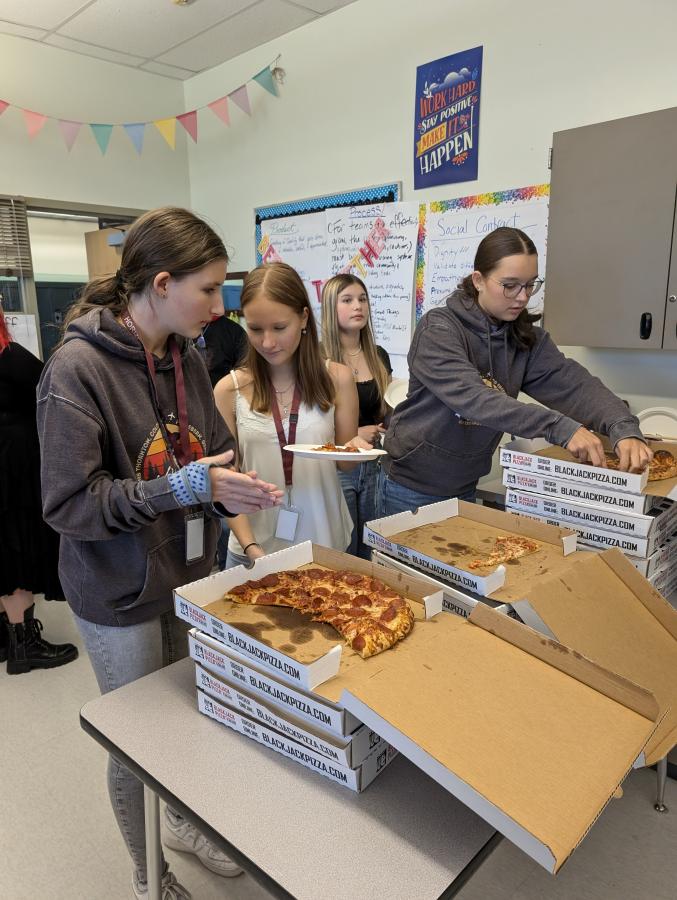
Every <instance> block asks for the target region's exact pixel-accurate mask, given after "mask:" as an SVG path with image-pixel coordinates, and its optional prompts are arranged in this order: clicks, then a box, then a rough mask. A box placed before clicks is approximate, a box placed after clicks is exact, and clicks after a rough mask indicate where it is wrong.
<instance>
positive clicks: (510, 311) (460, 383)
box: [377, 228, 652, 516]
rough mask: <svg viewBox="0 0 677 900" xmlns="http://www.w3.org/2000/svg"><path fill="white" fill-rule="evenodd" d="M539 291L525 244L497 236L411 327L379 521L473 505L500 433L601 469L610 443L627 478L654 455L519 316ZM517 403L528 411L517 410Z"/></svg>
mask: <svg viewBox="0 0 677 900" xmlns="http://www.w3.org/2000/svg"><path fill="white" fill-rule="evenodd" d="M542 284H543V281H542V279H540V278H539V277H538V255H537V250H536V247H535V245H534V243H533V241H532V240H531V238H530V237H529V236H528V235H527V234H525V233H524V232H523V231H520V230H519V229H517V228H497V229H495V230H494V231H492V232H491V233H490V234H488V235H487V236H486V237H485V238H484V239H483V240H482V241H481V242H480V244H479V246H478V248H477V253H476V255H475V270H474V271H473V273H472V274H471V275H468V276H467V277H466V278H464V279H463V281H462V283H461V284H460V285H459V287H458V289H457V290H456V291H454V292H453V293H452V294H451V295H450V296H449V297H448V298H447V300H446V303H445V304H444V306H441V307H439V308H437V309H433V310H431V311H430V312H429V313H427V314H426V315H425V316H424V317H423V318H422V319H421V321H420V322H419V324H418V326H417V328H416V332H415V334H414V339H413V342H412V345H411V348H410V350H409V356H408V362H409V375H410V377H409V392H408V395H407V398H406V400H404V401H403V402H402V403H401V404H399V406H398V407H397V409H396V410H395V412H394V413H393V416H392V419H391V422H390V426H389V428H388V431H387V434H386V437H385V449H386V450H387V451H388V454H389V455H388V457H384V460H383V464H382V468H381V472H380V476H379V486H378V507H377V508H378V513H379V516H387V515H393V514H394V513H397V512H402V511H403V510H408V509H416V508H418V507H419V506H423V505H425V504H427V503H436V502H438V501H441V500H447V499H449V498H450V497H460V498H461V499H465V500H472V499H473V498H474V494H475V488H476V485H477V481H478V479H479V478H481V477H482V476H483V475H486V474H487V473H488V472H489V470H490V469H491V461H492V455H493V453H494V451H495V449H496V447H497V446H498V443H499V441H500V439H501V436H502V435H503V433H504V432H508V433H510V434H514V435H518V436H520V437H525V438H535V437H544V438H545V439H546V440H547V441H549V442H550V443H552V444H559V445H560V446H562V447H566V448H567V449H568V450H569V451H570V452H571V453H573V455H574V456H575V457H576V458H577V459H578V460H579V461H581V462H586V461H588V462H591V463H593V465H597V466H604V465H606V463H605V457H604V450H603V447H602V443H601V441H600V440H599V438H598V437H597V436H596V435H594V434H593V433H592V432H591V431H589V430H588V429H589V428H594V429H595V430H596V431H599V432H602V433H603V434H606V435H608V436H609V439H610V441H611V444H612V445H613V446H614V448H615V450H616V453H617V455H618V457H619V459H620V468H621V469H622V470H623V471H633V472H640V471H642V470H643V469H644V468H645V467H646V466H647V465H648V464H649V461H650V460H651V457H652V453H651V450H650V449H649V448H648V446H647V445H646V443H645V442H644V439H643V437H642V433H641V431H640V430H639V423H638V421H637V419H636V418H635V417H634V416H633V415H631V413H630V412H629V410H628V408H627V406H626V405H625V403H624V402H623V401H622V400H620V399H619V398H618V397H616V396H615V395H614V394H612V393H611V391H610V390H608V388H606V387H605V386H604V385H603V384H602V382H601V381H600V380H599V379H598V378H595V377H594V376H593V375H591V374H590V373H589V372H588V371H587V370H586V369H584V368H583V366H581V365H579V364H578V363H577V362H575V361H574V360H571V359H567V358H566V357H565V356H564V355H563V354H562V353H561V352H560V351H559V350H558V349H557V347H556V346H555V344H554V343H553V342H552V340H551V339H550V336H549V335H548V334H547V332H545V331H544V330H543V329H542V328H539V327H537V326H536V325H534V322H535V321H536V320H537V319H538V318H539V316H536V315H532V314H530V313H529V312H528V310H527V308H526V307H527V303H528V302H529V299H530V297H532V296H533V295H534V294H536V293H537V292H538V290H540V288H541V285H542ZM520 392H523V393H525V394H528V395H529V396H530V397H532V398H533V399H534V400H536V401H538V404H543V405H537V404H535V403H523V402H522V401H521V400H518V399H516V398H517V395H518V394H519V393H520Z"/></svg>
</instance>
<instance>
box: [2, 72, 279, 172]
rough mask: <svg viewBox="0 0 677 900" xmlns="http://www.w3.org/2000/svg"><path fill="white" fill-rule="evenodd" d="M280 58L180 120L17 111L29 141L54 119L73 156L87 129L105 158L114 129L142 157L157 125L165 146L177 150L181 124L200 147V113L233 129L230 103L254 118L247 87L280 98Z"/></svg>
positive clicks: (5, 104)
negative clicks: (103, 119) (90, 118)
mask: <svg viewBox="0 0 677 900" xmlns="http://www.w3.org/2000/svg"><path fill="white" fill-rule="evenodd" d="M278 61H279V57H278V58H277V59H276V60H275V61H274V62H272V63H270V65H268V66H266V67H265V68H264V69H261V71H260V72H257V73H256V75H253V76H252V77H251V78H250V80H249V82H245V84H241V85H240V87H238V88H236V89H235V90H234V91H231V92H230V93H229V94H225V95H224V96H223V97H219V98H218V100H212V102H211V103H207V104H206V105H205V106H200V107H198V108H197V109H192V110H190V111H189V112H185V113H180V114H179V115H176V116H169V117H167V118H164V119H151V121H149V122H124V123H121V124H117V123H116V124H105V123H99V122H78V121H76V120H74V119H58V118H56V117H55V116H48V115H46V114H44V113H39V112H34V111H33V110H30V109H24V108H23V107H16V108H17V109H19V110H20V111H21V113H22V115H23V119H24V123H25V126H26V131H27V132H28V137H29V138H30V139H31V140H32V139H33V138H34V137H35V136H36V135H37V134H38V133H39V132H40V131H41V130H42V128H43V127H44V124H45V122H46V121H47V119H54V120H55V121H56V123H57V125H58V128H59V131H60V132H61V136H62V137H63V140H64V143H65V145H66V149H67V150H68V151H69V152H70V151H71V150H72V148H73V145H74V144H75V141H76V140H77V137H78V134H79V133H80V131H81V130H82V126H83V125H89V128H90V129H91V132H92V134H93V135H94V139H95V141H96V143H97V145H98V147H99V150H100V151H101V155H102V156H105V155H106V151H107V150H108V146H109V144H110V139H111V135H112V132H113V128H116V127H120V128H123V129H124V131H125V132H126V134H127V136H128V137H129V139H130V141H131V142H132V144H133V146H134V149H135V150H136V152H137V153H138V154H139V155H141V153H142V152H143V142H144V137H145V132H146V126H147V125H151V124H152V125H155V127H156V128H157V130H158V131H159V132H160V134H161V135H162V137H163V138H164V140H165V142H166V143H167V145H168V146H169V147H171V149H172V150H174V149H176V123H177V122H179V123H180V124H181V126H182V128H183V129H184V130H185V131H186V132H187V133H188V134H189V135H190V137H191V138H192V140H193V141H194V142H195V143H197V140H198V115H197V114H198V112H200V111H201V110H203V109H210V110H211V111H212V112H213V113H214V115H215V116H217V117H218V118H219V119H220V120H221V121H222V122H223V123H224V125H228V126H229V125H230V108H229V104H228V101H229V100H232V102H233V103H234V104H235V105H236V106H237V107H238V108H239V109H240V110H242V112H243V113H245V115H247V116H251V114H252V109H251V105H250V102H249V93H248V91H247V84H249V83H250V82H251V81H255V82H256V83H257V84H258V85H260V87H262V88H263V89H264V90H265V91H267V92H268V93H269V94H272V95H273V97H279V91H278V84H281V83H282V81H283V76H284V71H283V70H282V69H280V68H279V67H278V65H277V63H278ZM12 105H13V104H11V103H9V102H8V101H6V100H0V116H1V115H2V114H3V113H4V112H5V110H6V109H7V108H8V107H10V106H12Z"/></svg>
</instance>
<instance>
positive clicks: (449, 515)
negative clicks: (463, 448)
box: [364, 499, 576, 603]
mask: <svg viewBox="0 0 677 900" xmlns="http://www.w3.org/2000/svg"><path fill="white" fill-rule="evenodd" d="M405 531H407V532H412V533H411V534H410V536H408V537H407V538H406V539H404V538H403V537H402V532H405ZM506 532H507V533H510V534H515V535H519V536H521V537H527V538H533V539H534V540H537V541H539V542H540V544H541V547H540V548H539V550H538V551H537V552H536V553H532V554H527V555H526V556H522V557H520V558H519V559H516V560H513V561H512V562H511V563H510V564H507V565H499V566H496V568H495V569H494V571H492V572H489V573H488V574H478V573H477V572H473V571H471V570H469V569H467V568H463V567H462V563H461V562H458V565H454V564H453V563H454V562H456V560H452V559H451V557H453V556H454V551H453V550H449V551H447V552H446V553H445V554H440V549H441V548H440V547H439V546H438V545H439V541H436V540H435V537H441V538H442V539H443V544H448V542H452V544H453V543H454V542H458V545H459V548H463V549H473V552H474V553H477V552H478V549H481V548H489V547H490V546H491V544H492V542H493V539H494V538H495V537H496V536H497V535H499V534H505V533H506ZM364 541H365V543H367V544H369V546H371V547H372V548H373V549H374V550H379V551H380V552H381V553H386V554H388V555H389V556H393V557H395V558H396V559H401V560H402V561H403V562H405V563H407V564H408V565H410V566H413V567H414V568H418V569H422V570H423V571H425V572H427V573H428V574H430V575H433V576H439V577H441V578H443V579H444V580H445V581H447V582H449V583H450V584H453V585H454V586H455V587H457V588H459V589H460V590H462V591H472V592H473V593H475V594H479V595H481V596H484V597H491V598H492V599H495V600H499V601H500V602H501V603H508V602H511V598H513V597H522V596H524V587H525V586H526V585H528V584H530V583H531V581H532V580H534V579H536V578H540V577H542V575H543V572H544V571H549V572H551V573H552V572H557V571H558V570H559V568H560V567H561V566H563V565H565V564H566V563H565V557H566V556H568V555H569V554H572V553H574V551H575V550H576V533H575V532H574V531H573V530H572V529H569V528H557V527H554V526H552V525H545V524H540V523H537V522H533V521H530V520H528V519H525V517H524V516H517V515H515V514H514V513H510V512H501V511H499V510H495V509H489V508H488V507H486V506H480V505H478V504H475V503H466V502H465V501H463V500H456V499H453V500H444V501H442V502H441V503H431V504H430V505H428V506H422V507H420V508H419V509H418V510H416V511H415V512H403V513H397V514H396V515H393V516H387V517H385V518H383V519H375V520H374V521H372V522H367V524H366V525H365V527H364ZM466 556H467V554H466Z"/></svg>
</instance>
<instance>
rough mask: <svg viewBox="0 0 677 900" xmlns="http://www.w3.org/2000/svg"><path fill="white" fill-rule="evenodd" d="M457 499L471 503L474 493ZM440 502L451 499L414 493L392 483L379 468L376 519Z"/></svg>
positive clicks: (394, 482)
mask: <svg viewBox="0 0 677 900" xmlns="http://www.w3.org/2000/svg"><path fill="white" fill-rule="evenodd" d="M458 499H459V500H468V501H470V502H471V503H472V502H474V500H475V491H474V490H473V491H470V492H468V493H467V494H464V495H463V496H461V497H459V498H458ZM442 500H451V497H449V496H448V495H445V496H440V495H433V494H423V493H421V491H414V490H412V489H411V488H408V487H405V486H404V485H403V484H400V483H399V482H398V481H393V479H392V478H391V477H390V476H389V475H387V474H386V472H385V470H384V469H383V468H379V475H378V483H377V488H376V514H377V518H379V519H383V518H385V517H386V516H394V515H395V513H401V512H407V511H411V512H413V511H414V510H416V509H418V508H419V506H428V505H429V504H430V503H441V502H442Z"/></svg>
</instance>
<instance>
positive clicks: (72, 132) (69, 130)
mask: <svg viewBox="0 0 677 900" xmlns="http://www.w3.org/2000/svg"><path fill="white" fill-rule="evenodd" d="M81 128H82V122H71V121H70V120H68V119H59V130H60V131H61V134H62V135H63V139H64V141H65V142H66V147H67V148H68V150H69V151H70V150H71V148H72V147H73V144H74V143H75V138H76V137H77V136H78V132H79V131H80V129H81Z"/></svg>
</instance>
